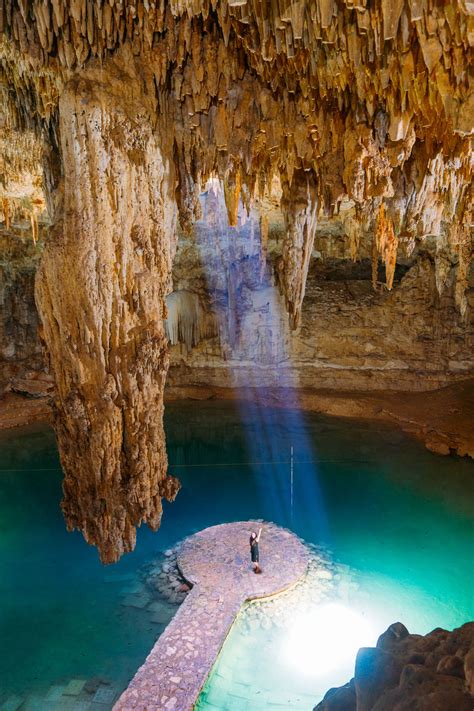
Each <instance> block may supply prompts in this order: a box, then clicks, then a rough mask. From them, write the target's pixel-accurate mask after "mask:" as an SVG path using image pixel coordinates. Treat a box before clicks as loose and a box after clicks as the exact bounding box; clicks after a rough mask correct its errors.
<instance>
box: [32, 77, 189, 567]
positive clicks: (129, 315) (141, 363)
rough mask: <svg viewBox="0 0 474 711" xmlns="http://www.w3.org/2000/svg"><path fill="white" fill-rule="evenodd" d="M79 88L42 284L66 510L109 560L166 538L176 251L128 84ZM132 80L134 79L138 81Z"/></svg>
mask: <svg viewBox="0 0 474 711" xmlns="http://www.w3.org/2000/svg"><path fill="white" fill-rule="evenodd" d="M110 78H111V77H110V76H109V81H108V82H107V83H106V84H103V83H102V82H101V81H100V78H98V77H93V79H89V78H88V79H85V78H81V79H80V80H78V81H77V82H71V84H70V85H69V86H68V88H67V90H66V91H65V92H64V93H63V94H62V97H61V101H60V105H59V117H60V124H59V129H60V136H61V158H62V165H63V169H64V178H63V183H64V184H63V186H62V188H60V187H59V188H58V189H59V190H61V189H62V191H63V198H62V199H63V201H64V204H63V205H62V209H61V210H60V214H61V215H62V219H59V220H58V222H57V223H56V225H55V228H54V233H53V235H52V237H51V238H50V239H49V240H48V242H47V244H46V248H45V252H44V256H43V261H42V266H41V270H40V273H39V275H38V279H37V301H38V306H39V311H40V314H41V318H42V321H43V324H44V337H45V340H46V343H47V345H48V351H49V357H50V363H51V369H52V372H53V373H54V376H55V381H56V391H57V396H56V433H57V437H58V443H59V448H60V452H61V460H62V464H63V469H64V474H65V481H64V500H63V511H64V514H65V517H66V521H67V523H68V526H69V527H70V528H79V529H81V530H82V531H83V532H84V535H85V537H86V539H87V540H88V541H89V542H90V543H93V544H95V545H97V546H98V548H99V551H100V555H101V558H102V560H103V561H104V562H111V561H114V560H117V558H118V557H119V556H120V555H121V554H122V553H123V552H125V551H130V550H132V549H133V547H134V544H135V527H136V526H138V525H140V523H142V522H146V523H148V524H149V525H150V526H151V527H152V528H157V527H158V526H159V524H160V520H161V511H162V508H161V497H162V496H166V497H167V498H173V497H174V495H175V494H176V491H177V488H178V485H177V482H176V480H174V479H173V478H171V477H166V467H167V460H166V449H165V442H164V434H163V424H162V416H163V389H164V381H165V377H166V371H167V368H168V354H167V341H166V337H165V333H164V318H165V313H164V310H165V302H164V298H165V295H166V292H167V291H168V290H169V287H170V273H171V264H172V256H173V249H174V244H175V231H176V228H175V214H176V210H175V206H174V203H173V200H172V192H171V189H170V186H172V181H173V170H172V167H171V165H170V162H169V157H168V156H169V151H170V146H169V145H167V142H166V138H164V139H163V140H162V141H160V137H161V135H163V136H164V135H165V133H164V131H163V134H160V132H159V131H156V132H153V131H152V129H151V122H150V121H151V117H150V114H149V111H148V109H147V107H146V105H145V106H144V105H143V104H142V103H141V102H140V97H139V96H138V93H137V92H133V93H132V95H131V96H130V102H127V101H126V97H127V93H128V87H127V86H126V85H125V84H124V82H126V80H127V77H122V78H121V79H120V80H118V81H116V82H115V83H112V84H111V83H110ZM130 81H133V80H130Z"/></svg>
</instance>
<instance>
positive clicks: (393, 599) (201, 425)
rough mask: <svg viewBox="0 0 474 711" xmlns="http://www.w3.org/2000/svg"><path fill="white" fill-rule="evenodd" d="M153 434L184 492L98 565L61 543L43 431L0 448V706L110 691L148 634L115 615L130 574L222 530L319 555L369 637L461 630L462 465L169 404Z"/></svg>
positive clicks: (73, 541)
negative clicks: (240, 525) (274, 530)
mask: <svg viewBox="0 0 474 711" xmlns="http://www.w3.org/2000/svg"><path fill="white" fill-rule="evenodd" d="M166 430H167V437H168V453H169V460H170V463H171V464H172V466H171V472H172V473H175V474H176V475H178V476H179V477H180V478H181V480H182V483H183V489H182V491H181V492H180V494H179V496H178V498H177V500H176V501H175V502H174V503H173V504H171V505H166V506H165V512H164V516H163V525H162V528H161V529H160V531H158V532H157V533H155V534H154V533H152V532H151V531H149V530H148V529H145V528H144V529H142V530H140V532H139V535H138V543H137V548H136V550H135V552H134V553H132V554H130V555H128V556H125V557H124V558H123V559H122V560H121V561H120V562H119V563H118V564H116V565H114V566H112V567H103V566H101V564H100V563H99V561H98V557H97V554H96V551H95V550H94V549H93V548H91V547H89V546H88V545H87V544H86V543H85V542H84V541H83V539H82V536H81V535H80V534H79V533H77V532H75V533H72V534H69V533H67V532H66V530H65V527H64V522H63V519H62V514H61V512H60V509H59V502H60V499H61V472H60V467H59V463H58V457H57V451H56V447H55V443H54V438H53V436H52V433H51V431H50V430H49V429H47V428H46V427H40V426H37V427H33V428H27V429H21V430H15V431H13V432H7V433H2V434H1V435H0V470H1V471H0V531H1V538H0V638H1V648H2V654H1V655H0V690H1V694H2V695H1V696H0V702H1V701H3V700H4V699H5V698H6V697H8V696H9V695H12V694H13V695H18V696H19V697H22V698H23V697H26V696H28V695H29V696H30V697H31V696H33V697H34V698H39V697H40V696H41V695H43V696H44V695H45V694H47V693H48V690H50V688H51V686H53V685H60V684H65V683H68V682H69V681H70V680H71V679H82V680H84V679H86V680H91V679H96V680H98V679H101V680H102V681H103V682H104V683H105V682H107V683H108V684H109V688H110V689H112V690H113V691H114V692H116V693H118V692H119V690H120V689H122V688H123V687H124V686H125V685H126V683H127V681H128V680H129V679H130V677H131V676H132V675H133V673H134V671H135V670H136V668H137V667H138V666H139V665H140V664H141V663H142V661H143V660H144V658H145V656H146V654H147V652H148V650H149V649H150V647H151V646H152V644H153V641H154V640H155V639H156V638H157V636H158V634H159V633H160V631H161V629H162V628H160V627H159V626H157V625H156V624H154V623H153V622H152V621H151V618H150V616H149V615H148V614H147V611H146V610H140V609H135V608H130V607H126V606H124V605H123V604H122V603H123V599H124V594H125V593H126V592H127V590H129V589H130V585H132V586H133V583H134V580H135V579H138V577H139V571H140V568H141V567H142V566H143V565H144V564H145V563H147V562H148V561H150V560H152V559H153V558H154V557H156V555H157V554H158V553H159V552H160V551H163V550H165V549H166V548H168V547H170V546H171V545H172V544H174V543H175V542H177V541H178V540H179V539H181V538H183V537H184V536H186V535H189V534H190V533H192V532H193V531H196V530H199V529H201V528H203V527H206V526H209V525H213V524H216V523H220V522H225V521H232V520H239V519H246V518H252V517H255V518H264V519H270V520H274V521H275V522H277V523H280V524H282V525H285V526H289V527H291V528H292V529H293V530H294V531H296V533H297V534H298V535H300V536H302V537H303V538H305V539H306V540H307V541H309V542H316V543H320V542H321V543H324V544H325V545H327V546H328V547H329V549H330V551H331V554H332V556H333V557H334V559H335V560H336V561H337V562H338V563H341V564H343V565H346V566H349V567H350V569H351V571H353V575H354V579H356V580H357V586H358V588H357V590H358V592H357V595H356V596H355V597H354V600H353V603H354V605H355V606H356V607H357V608H358V609H360V610H362V611H363V612H364V611H365V613H367V610H368V609H369V608H370V615H371V617H372V618H373V621H374V623H375V625H379V626H378V627H377V632H380V631H382V628H383V627H384V626H386V624H385V623H386V622H387V624H388V623H389V622H392V621H394V620H396V619H401V620H403V621H404V622H405V624H406V625H407V626H408V628H409V629H410V631H413V632H420V633H425V632H427V631H429V630H430V629H431V628H433V627H436V626H438V625H441V626H444V627H447V628H453V627H455V626H458V625H460V624H462V623H463V622H465V621H467V620H468V619H472V618H473V616H474V615H473V612H474V604H473V598H472V583H473V578H472V571H471V560H472V554H473V536H472V533H473V528H472V526H473V512H472V508H471V502H472V493H473V492H472V486H473V485H472V481H473V473H474V465H473V463H472V462H470V461H467V460H461V459H456V458H442V457H437V456H435V455H433V454H430V453H429V452H427V451H426V450H425V449H424V448H423V447H422V446H421V445H420V444H418V443H416V442H414V441H412V440H410V439H409V438H408V437H406V436H405V435H403V434H401V433H400V432H398V431H396V430H394V429H392V428H389V427H381V426H380V425H377V426H371V425H368V424H365V423H355V422H353V421H344V420H337V419H331V418H324V417H320V416H311V415H305V416H302V415H300V414H298V413H294V412H291V411H285V410H268V409H263V408H259V407H258V406H255V407H250V406H248V405H245V406H242V407H241V408H240V409H239V407H238V406H236V405H233V404H226V403H217V404H216V403H190V404H171V405H168V406H167V411H166ZM290 447H293V449H294V476H293V480H294V485H293V498H292V496H291V490H290V465H289V459H290ZM170 614H171V613H170ZM237 632H238V630H237ZM267 637H268V635H267ZM246 639H249V638H248V636H247V638H246ZM231 642H232V635H231V638H229V644H231ZM259 643H261V644H264V643H265V637H261V638H260V642H259ZM226 647H227V645H226ZM238 647H239V644H237V650H235V649H234V652H235V654H237V656H238V654H239V649H238ZM4 650H7V654H5V653H4ZM226 654H227V651H226V648H224V654H223V655H222V656H223V657H224V656H225V655H226ZM230 655H231V658H232V649H230ZM257 667H258V665H257ZM257 667H253V684H254V688H255V689H256V690H257V691H258V689H259V688H260V687H262V688H263V687H264V686H265V679H264V678H262V674H265V673H266V671H265V667H264V666H263V667H262V668H261V669H260V672H259V670H258V668H257ZM259 673H260V676H259ZM343 681H344V679H343ZM247 682H248V679H247V678H246V679H245V680H243V681H242V682H239V679H238V678H236V679H235V683H247ZM226 683H227V682H226ZM296 683H298V682H296ZM305 684H306V682H305ZM318 684H319V685H318V686H317V689H319V688H322V687H323V686H324V684H325V680H322V681H318ZM327 686H328V684H326V687H325V688H327ZM311 688H313V687H311ZM314 688H316V687H314ZM315 701H317V699H315ZM30 707H31V708H36V707H37V708H39V706H38V705H37V706H36V707H35V705H34V703H33V705H31V704H30ZM267 707H268V708H270V706H268V705H267ZM22 708H26V706H25V705H24V707H22ZM49 708H52V707H51V705H50V706H49ZM78 708H79V707H78ZM104 708H105V706H104Z"/></svg>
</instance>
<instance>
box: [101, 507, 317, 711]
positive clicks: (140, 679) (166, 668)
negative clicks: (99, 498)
mask: <svg viewBox="0 0 474 711" xmlns="http://www.w3.org/2000/svg"><path fill="white" fill-rule="evenodd" d="M260 526H261V527H262V528H263V531H262V537H261V540H260V565H261V567H262V571H263V572H262V574H261V575H255V573H254V572H253V570H252V566H251V563H250V549H249V536H250V531H251V530H253V529H254V530H258V528H259V527H260ZM307 564H308V552H307V549H306V548H305V546H304V545H303V544H302V542H301V541H300V540H299V539H298V538H297V537H296V536H295V535H294V534H293V533H291V532H290V531H286V530H285V529H282V528H279V527H278V526H275V525H274V524H272V523H258V522H252V521H239V522H238V523H225V524H222V525H221V526H212V528H206V529H205V530H204V531H200V532H199V533H196V534H195V535H194V536H191V537H190V538H187V539H186V540H185V541H184V543H183V544H182V546H181V548H180V551H179V553H178V566H179V568H180V570H181V572H182V574H183V576H184V577H185V578H186V580H188V581H189V582H191V583H193V586H194V587H193V589H192V590H191V592H190V593H189V595H188V596H187V597H186V600H185V601H184V602H183V604H182V605H181V607H180V608H179V610H178V612H177V613H176V615H175V617H174V618H173V620H172V621H171V622H170V624H169V625H168V627H167V628H166V630H165V631H164V632H163V634H162V635H161V637H160V638H159V639H158V641H157V643H156V644H155V646H154V647H153V649H152V651H151V652H150V654H149V655H148V657H147V659H146V661H145V663H144V664H143V666H142V667H140V669H139V670H138V672H137V673H136V675H135V677H134V678H133V679H132V681H131V683H130V685H129V687H128V689H126V690H125V691H124V693H123V694H122V696H121V697H120V699H119V700H118V701H117V703H116V704H115V706H114V711H129V710H132V709H134V710H135V709H137V710H139V711H189V710H190V709H192V708H193V706H194V704H195V702H196V701H197V698H198V696H199V692H200V691H201V689H202V687H203V685H204V682H205V681H206V679H207V677H208V675H209V672H210V671H211V667H212V665H213V664H214V662H215V660H216V657H217V655H218V654H219V651H220V649H221V647H222V645H223V643H224V640H225V638H226V636H227V634H228V632H229V630H230V628H231V626H232V623H233V622H234V620H235V617H236V615H237V613H238V611H239V610H240V608H241V606H242V605H243V603H244V602H245V601H246V600H253V599H257V598H262V597H269V596H270V595H275V594H276V593H278V592H282V591H283V590H286V589H287V588H289V587H291V586H292V585H294V584H295V583H296V582H297V581H298V580H299V579H300V578H301V577H302V576H303V575H304V573H305V572H306V568H307Z"/></svg>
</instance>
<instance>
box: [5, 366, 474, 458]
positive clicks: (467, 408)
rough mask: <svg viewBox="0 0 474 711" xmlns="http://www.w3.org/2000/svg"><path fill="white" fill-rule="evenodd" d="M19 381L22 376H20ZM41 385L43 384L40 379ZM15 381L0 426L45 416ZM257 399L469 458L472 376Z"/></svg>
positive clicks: (178, 390)
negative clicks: (444, 383) (433, 383)
mask: <svg viewBox="0 0 474 711" xmlns="http://www.w3.org/2000/svg"><path fill="white" fill-rule="evenodd" d="M22 382H23V381H22ZM39 385H40V386H41V387H43V386H45V387H46V386H49V385H50V384H49V383H48V382H47V381H44V383H43V380H41V382H40V383H39ZM20 386H21V383H20V384H19V385H18V384H17V385H16V386H15V389H16V392H9V393H6V394H5V395H4V396H3V397H2V398H0V430H2V429H9V428H11V427H17V426H20V425H25V424H31V423H32V422H38V421H47V420H48V418H49V416H50V399H49V396H48V395H46V394H45V392H38V395H37V396H35V397H33V396H32V392H31V389H32V388H35V387H38V384H37V378H36V379H34V380H32V381H31V382H30V381H28V382H27V383H26V384H23V390H20ZM256 396H257V393H256V392H255V391H254V390H252V389H248V388H247V389H246V388H244V389H230V388H212V387H209V388H204V387H200V386H199V387H197V386H196V387H169V388H167V390H166V393H165V402H171V401H174V400H243V399H245V398H248V399H254V398H256ZM258 401H259V402H260V403H263V404H268V406H269V407H292V406H293V405H294V406H298V407H299V408H300V409H302V410H306V411H311V412H318V413H321V414H325V415H332V416H334V417H346V418H348V419H358V420H364V419H365V420H372V421H373V420H376V421H383V422H388V423H392V424H394V425H396V426H397V427H399V428H400V429H402V430H403V431H404V432H406V433H407V434H409V435H411V436H412V437H415V438H416V439H418V440H420V441H421V442H423V443H424V445H425V447H426V448H427V449H428V450H430V451H431V452H434V453H436V454H441V455H449V454H456V455H458V456H461V457H463V456H468V457H471V458H474V429H473V427H472V422H473V421H474V378H471V379H469V380H464V381H461V382H459V383H455V384H454V385H450V386H448V387H446V388H441V389H440V390H435V391H430V392H426V393H425V392H421V393H406V392H390V393H386V392H371V393H369V392H333V391H318V390H289V389H284V388H281V389H274V388H271V389H270V388H269V389H264V388H260V389H259V391H258Z"/></svg>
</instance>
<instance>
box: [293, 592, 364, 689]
mask: <svg viewBox="0 0 474 711" xmlns="http://www.w3.org/2000/svg"><path fill="white" fill-rule="evenodd" d="M376 639H377V636H376V634H375V633H374V630H373V629H372V627H371V625H370V623H369V622H368V621H367V620H366V619H365V618H364V617H363V616H362V615H361V614H360V613H358V612H355V611H353V610H350V609H348V608H347V607H344V606H343V605H340V604H338V603H328V604H327V605H321V606H320V607H317V608H316V609H315V610H314V611H312V612H311V613H310V614H306V615H304V616H303V615H302V616H299V617H297V618H296V619H295V622H294V625H293V627H292V629H291V631H290V633H289V636H288V638H287V639H286V640H285V643H284V647H283V649H282V655H283V658H284V661H285V663H286V664H288V665H291V666H293V667H295V668H296V669H297V670H298V671H300V672H301V673H302V674H305V675H311V676H313V677H318V676H323V675H327V674H329V673H331V672H333V671H336V670H339V669H340V670H341V671H342V672H343V673H344V672H346V670H347V668H348V667H350V669H351V672H350V674H352V672H353V670H354V662H355V658H356V654H357V651H358V650H359V648H360V647H367V646H373V645H374V644H375V641H376Z"/></svg>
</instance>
